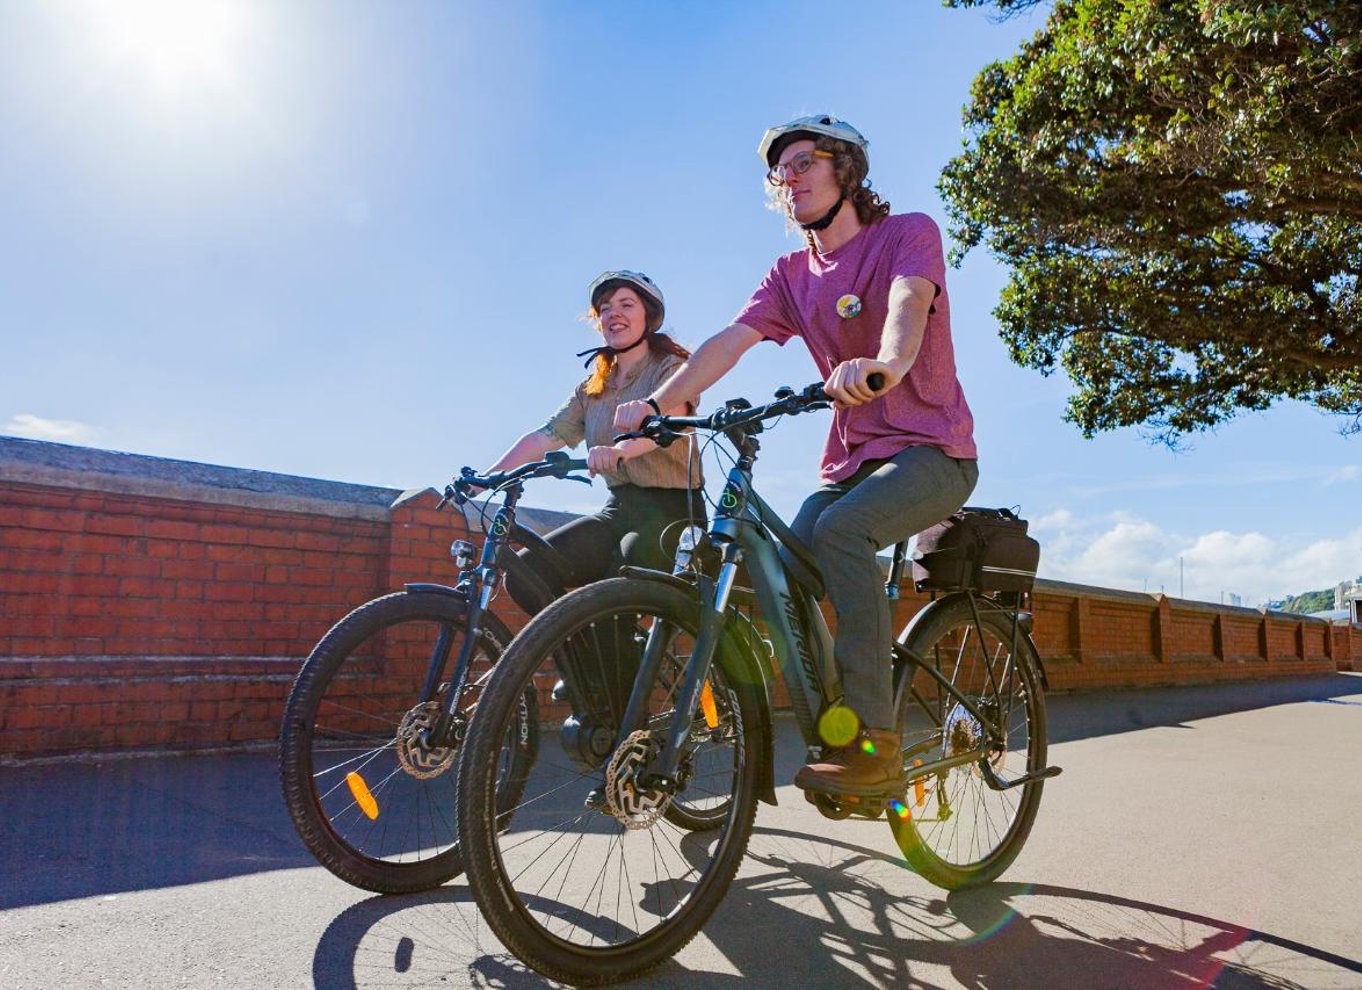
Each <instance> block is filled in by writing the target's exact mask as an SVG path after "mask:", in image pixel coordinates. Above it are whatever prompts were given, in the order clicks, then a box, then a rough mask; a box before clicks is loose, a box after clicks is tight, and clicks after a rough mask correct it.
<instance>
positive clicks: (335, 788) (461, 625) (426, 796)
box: [279, 591, 538, 894]
mask: <svg viewBox="0 0 1362 990" xmlns="http://www.w3.org/2000/svg"><path fill="white" fill-rule="evenodd" d="M466 612H467V605H466V603H465V601H464V599H463V598H462V597H459V596H456V595H450V594H441V593H436V592H413V591H404V592H398V593H396V594H392V595H387V596H384V597H383V598H377V599H375V600H373V601H371V602H367V603H366V604H364V605H361V606H360V607H359V608H357V609H355V610H354V611H353V612H351V613H350V614H349V615H347V616H345V618H343V619H341V620H340V622H338V623H337V624H336V625H335V626H334V627H333V628H332V629H331V631H330V632H328V633H327V634H326V636H324V637H323V638H322V640H321V642H320V643H318V644H317V646H316V647H315V648H314V649H313V650H312V653H311V655H310V656H309V657H308V658H307V661H306V662H305V663H304V664H303V667H302V670H301V671H299V674H298V677H297V679H296V680H295V682H294V685H293V690H292V691H291V692H290V694H289V697H288V702H287V704H286V706H285V710H284V724H283V730H282V733H281V736H280V747H279V769H280V777H281V781H282V784H283V790H284V802H285V804H286V805H287V806H288V810H289V815H290V816H291V817H292V819H293V824H294V827H295V828H296V829H297V832H298V836H299V838H301V839H302V841H303V844H304V845H306V846H307V848H308V850H309V851H310V852H311V853H312V854H313V855H314V856H315V857H316V858H317V861H318V862H319V863H321V864H322V865H323V866H325V867H326V868H327V869H328V870H330V871H331V872H332V873H334V874H335V875H336V876H338V877H340V878H341V879H342V880H345V881H346V882H347V883H350V884H353V885H355V886H357V887H362V888H364V889H365V890H372V891H376V892H378V893H383V894H399V893H411V892H414V891H420V890H429V889H431V888H434V887H438V886H440V885H441V884H443V883H445V882H446V881H447V880H450V879H452V878H453V877H455V876H458V875H459V874H460V873H461V872H463V859H462V856H461V854H460V851H459V842H458V838H459V836H458V829H457V820H456V815H455V807H454V803H455V800H456V785H455V776H456V773H455V771H456V758H457V756H458V751H459V748H460V747H461V745H462V741H463V735H464V732H465V727H466V723H467V717H468V714H469V711H470V709H471V708H472V706H473V705H474V704H475V703H476V701H477V698H478V695H479V693H480V691H481V682H483V681H485V680H486V677H487V674H488V672H489V670H490V669H491V667H492V665H493V664H495V663H496V661H497V659H498V657H500V655H501V651H502V650H503V649H504V648H505V645H506V643H507V641H508V640H509V639H510V636H509V635H508V633H507V632H506V629H505V627H504V626H503V625H502V624H501V622H500V621H499V620H497V619H496V618H495V617H494V616H491V615H484V616H483V619H482V622H481V623H480V628H479V629H478V630H477V631H476V634H475V635H476V637H477V640H476V644H475V648H474V652H473V657H472V664H471V667H470V671H469V675H468V677H467V679H466V682H465V684H463V685H457V686H456V685H452V684H450V683H449V680H448V679H449V678H450V677H451V676H452V671H453V667H454V663H455V658H457V657H458V655H459V650H460V648H461V647H462V645H463V643H464V640H465V639H466V638H467V635H468V629H467V624H466ZM432 665H435V666H437V667H438V668H439V669H438V672H437V679H436V691H435V695H434V696H433V697H430V698H426V697H423V687H424V685H425V684H426V682H427V677H428V672H429V671H430V669H431V667H432ZM451 691H459V692H460V699H459V702H458V706H457V716H456V719H455V721H454V724H453V725H451V726H450V729H449V731H448V732H447V733H446V737H445V738H444V739H442V740H438V741H433V740H431V739H430V738H429V735H428V730H429V729H430V728H431V727H432V725H433V724H434V722H435V720H436V718H437V717H438V715H439V714H440V712H441V710H442V707H443V705H444V703H445V701H446V699H447V698H448V696H449V692H451ZM537 725H538V715H537V713H536V711H535V698H534V697H533V695H530V696H527V697H525V698H522V699H521V705H520V708H519V710H518V712H517V720H516V724H515V731H514V734H513V736H512V737H511V738H508V739H507V740H505V741H504V742H505V745H503V746H502V747H501V750H500V752H499V753H498V754H497V760H498V770H499V779H500V782H501V787H502V789H503V799H504V800H507V801H513V800H514V799H515V797H516V791H517V788H518V787H519V786H520V785H521V784H523V781H524V773H525V767H526V766H528V764H529V763H530V762H532V760H533V749H534V746H535V745H536V743H537V731H536V730H537Z"/></svg>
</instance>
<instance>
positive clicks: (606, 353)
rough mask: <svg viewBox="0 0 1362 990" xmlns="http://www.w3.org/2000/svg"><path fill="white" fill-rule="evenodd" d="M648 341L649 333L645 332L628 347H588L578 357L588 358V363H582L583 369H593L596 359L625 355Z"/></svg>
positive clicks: (578, 353)
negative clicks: (592, 364) (593, 362)
mask: <svg viewBox="0 0 1362 990" xmlns="http://www.w3.org/2000/svg"><path fill="white" fill-rule="evenodd" d="M647 339H648V331H647V330H645V331H643V336H642V337H640V338H639V339H638V340H636V341H634V342H633V343H632V344H630V345H629V346H628V347H611V346H610V345H609V344H606V345H605V346H604V347H588V348H587V349H586V350H584V351H578V352H577V356H578V357H584V358H586V361H585V362H583V363H582V367H583V368H589V367H591V362H592V361H594V360H596V358H598V357H604V358H612V357H614V356H615V355H616V354H623V353H624V352H625V351H632V350H633V349H634V348H635V347H637V346H638V345H639V344H642V343H643V342H644V341H646V340H647Z"/></svg>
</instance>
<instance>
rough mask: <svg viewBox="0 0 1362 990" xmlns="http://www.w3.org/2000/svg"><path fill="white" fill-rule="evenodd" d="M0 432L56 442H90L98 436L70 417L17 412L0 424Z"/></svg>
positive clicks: (12, 435)
mask: <svg viewBox="0 0 1362 990" xmlns="http://www.w3.org/2000/svg"><path fill="white" fill-rule="evenodd" d="M0 434H4V435H6V436H11V437H26V438H28V439H29V440H55V441H56V442H58V443H79V444H92V443H94V442H95V441H96V440H97V439H98V436H99V433H98V431H97V430H95V429H94V428H93V427H91V426H87V425H86V424H84V423H78V422H76V421H75V420H71V419H43V418H42V417H41V416H35V415H33V414H32V413H17V414H16V415H14V416H12V417H11V418H10V421H9V422H8V423H5V424H4V425H3V426H0Z"/></svg>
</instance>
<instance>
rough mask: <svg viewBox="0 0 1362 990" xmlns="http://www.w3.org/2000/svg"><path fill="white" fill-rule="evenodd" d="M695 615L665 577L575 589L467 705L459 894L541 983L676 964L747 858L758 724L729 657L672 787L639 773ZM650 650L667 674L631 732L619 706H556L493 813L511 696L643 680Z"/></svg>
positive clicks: (692, 604)
mask: <svg viewBox="0 0 1362 990" xmlns="http://www.w3.org/2000/svg"><path fill="white" fill-rule="evenodd" d="M699 617H700V609H699V606H698V603H697V602H696V600H695V599H694V597H693V595H691V594H688V593H687V592H686V591H683V590H681V589H679V588H676V587H673V586H670V585H666V584H661V583H657V582H652V581H641V580H630V579H627V578H615V579H611V580H607V581H602V582H599V583H596V584H592V585H588V586H586V587H584V588H580V589H578V590H577V591H574V592H571V593H569V594H568V595H566V596H564V597H563V598H561V599H559V600H558V601H557V602H555V603H554V604H553V605H551V606H549V607H548V608H547V609H545V610H544V611H543V612H540V613H539V614H538V615H537V616H535V617H534V619H532V620H531V621H530V623H529V624H528V625H527V626H526V627H525V628H524V629H523V630H522V631H521V633H520V635H518V636H517V637H516V639H515V640H514V642H513V643H512V644H511V646H510V647H509V648H508V649H507V651H506V654H505V655H504V656H503V657H502V660H501V663H500V665H499V666H498V667H497V670H496V672H495V674H494V675H493V677H492V679H491V681H490V682H489V683H488V686H487V691H486V693H485V694H484V695H483V698H482V702H481V703H480V704H479V706H478V712H477V715H476V717H475V718H474V719H473V723H472V726H471V728H470V730H469V735H468V741H467V744H466V746H465V749H464V752H463V754H462V758H461V769H460V784H459V827H460V830H461V834H462V837H463V849H464V855H465V858H466V860H467V864H468V882H469V887H470V888H471V890H472V892H473V895H474V897H475V898H476V899H477V902H478V906H479V907H480V908H481V909H482V912H483V916H484V917H485V918H486V920H487V923H488V925H489V927H490V928H491V929H492V931H493V932H494V933H495V934H496V936H497V937H498V938H499V939H500V940H501V941H502V943H503V944H504V945H505V946H506V947H507V948H508V949H510V950H511V951H512V952H513V953H515V955H516V956H517V957H519V958H520V959H521V960H522V961H523V962H525V963H527V964H528V965H530V966H531V967H533V968H534V969H536V970H538V971H539V972H540V973H543V974H544V975H546V976H549V977H551V978H554V979H558V980H563V981H566V982H570V983H573V984H576V985H583V986H585V985H595V984H600V983H607V982H612V981H615V980H621V979H626V978H628V977H631V976H635V975H638V974H639V973H642V972H644V971H646V970H648V969H650V968H651V967H653V966H655V965H657V964H658V963H660V962H662V961H664V960H665V959H667V958H669V957H671V956H672V955H673V954H674V953H676V952H677V951H678V950H679V949H681V947H682V946H684V945H685V944H686V943H687V942H689V941H690V940H691V939H692V938H694V937H695V935H696V934H697V933H698V932H699V930H700V927H701V926H702V925H703V924H704V923H705V921H706V920H707V919H708V918H709V916H710V914H711V913H712V912H713V911H714V909H715V908H716V907H717V906H718V904H719V902H720V901H721V900H722V899H723V896H724V894H725V892H726V891H727V889H728V885H729V883H730V881H731V880H732V879H733V875H734V873H735V872H736V871H737V869H738V865H739V863H740V862H741V860H742V857H743V853H744V851H745V850H746V848H747V841H748V838H749V837H750V835H751V832H752V824H753V819H754V817H755V815H756V775H757V766H758V762H757V761H758V759H759V755H758V754H760V753H762V752H764V751H765V750H764V749H763V748H762V747H763V746H764V745H765V740H764V739H763V736H762V730H761V729H760V726H761V725H763V724H764V723H763V721H762V719H761V713H760V711H759V709H758V708H757V705H758V704H759V702H757V701H756V700H755V699H754V698H753V697H752V696H751V694H750V693H749V692H748V691H747V690H746V689H744V688H743V687H742V685H741V684H740V676H739V674H738V671H739V668H738V667H737V666H736V661H735V660H734V659H733V658H729V657H727V656H725V654H724V653H723V650H722V648H721V650H720V651H719V652H718V653H717V654H716V656H715V658H714V662H713V664H712V666H711V667H710V674H709V691H708V694H709V698H708V700H706V699H705V698H703V697H702V699H701V703H700V705H699V706H697V711H694V712H690V713H687V717H688V718H689V719H690V721H691V731H690V734H689V738H688V741H687V742H686V744H685V749H684V752H683V754H682V762H681V767H680V771H679V773H678V785H677V788H676V790H675V791H668V790H662V789H659V788H657V787H655V786H654V785H653V784H652V783H651V779H650V776H649V770H648V767H649V764H650V762H651V761H652V759H653V758H654V757H655V756H656V755H657V753H658V752H659V749H660V747H661V743H662V740H664V739H665V738H666V734H667V729H668V727H669V726H670V725H671V723H672V721H673V717H674V714H675V709H676V699H677V697H678V695H679V687H680V684H681V682H682V678H683V677H684V674H685V671H686V668H687V666H688V664H689V662H690V660H691V650H692V648H693V646H694V643H695V636H696V634H697V632H698V629H699ZM648 650H653V651H658V652H654V653H646V651H648ZM645 653H646V655H648V656H657V655H658V653H660V660H659V664H660V667H659V671H660V673H659V676H658V678H657V679H656V680H655V681H654V682H653V684H652V692H651V696H650V697H649V699H648V707H647V712H646V713H645V716H644V719H643V725H642V727H641V728H639V729H638V730H636V731H634V732H631V733H629V734H628V735H627V736H626V737H625V738H624V739H620V738H619V735H620V733H619V728H618V722H617V719H616V718H615V717H614V714H613V712H612V710H611V708H612V706H608V705H606V706H602V707H600V708H599V709H597V710H592V711H573V710H572V709H571V708H570V707H569V706H568V705H567V704H566V703H565V702H564V703H560V704H559V706H558V707H557V708H556V709H555V710H554V711H553V713H552V718H553V720H554V721H556V722H557V723H558V724H559V725H560V726H561V727H562V728H561V729H560V730H559V732H558V733H557V736H558V737H557V739H551V738H550V737H549V735H548V732H547V731H546V732H545V739H544V741H543V742H542V743H541V745H540V747H539V751H538V755H537V760H536V763H535V765H534V767H533V768H531V770H530V776H529V780H528V782H527V783H526V786H525V788H524V791H523V793H522V795H521V798H520V800H519V802H518V804H517V805H516V806H515V807H514V808H512V809H511V813H510V814H505V813H502V814H498V810H499V809H498V807H497V803H496V802H494V801H493V792H494V787H495V778H494V775H493V773H492V772H491V770H490V766H491V758H492V756H493V754H494V753H495V751H496V747H497V746H498V741H499V740H500V739H502V738H503V737H504V736H505V735H506V731H507V725H508V723H509V722H510V721H511V720H512V719H513V718H514V717H515V709H516V706H517V704H518V699H519V698H521V697H522V696H523V695H524V694H525V693H526V692H527V691H529V690H537V691H538V692H540V694H539V697H540V700H541V702H544V703H545V705H544V707H545V708H547V702H546V699H547V698H549V697H550V695H549V694H548V691H549V690H550V689H551V686H552V685H553V683H554V681H555V680H556V679H557V678H558V677H559V676H560V675H561V676H563V677H571V676H574V674H573V672H574V671H576V672H577V674H576V676H579V677H580V676H584V675H585V674H587V673H588V672H590V671H593V670H594V671H595V672H596V674H595V676H596V679H597V680H599V681H600V682H601V683H608V682H609V681H610V680H611V677H612V675H613V674H614V672H616V671H618V670H622V669H624V670H637V669H638V664H639V662H640V660H641V658H643V657H644V656H645ZM630 676H631V678H632V675H630ZM614 707H621V706H614Z"/></svg>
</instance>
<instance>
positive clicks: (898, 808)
mask: <svg viewBox="0 0 1362 990" xmlns="http://www.w3.org/2000/svg"><path fill="white" fill-rule="evenodd" d="M889 808H890V810H892V811H893V812H894V814H896V815H898V816H899V817H900V818H902V819H903V820H904V821H907V820H908V819H909V818H911V817H912V816H913V813H912V812H911V811H909V810H908V806H907V805H906V804H904V803H903V802H902V801H900V800H899V799H898V798H894V800H892V801H890V802H889Z"/></svg>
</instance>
